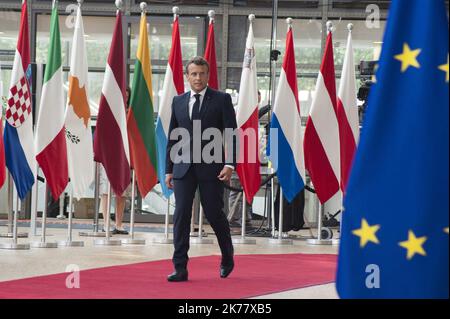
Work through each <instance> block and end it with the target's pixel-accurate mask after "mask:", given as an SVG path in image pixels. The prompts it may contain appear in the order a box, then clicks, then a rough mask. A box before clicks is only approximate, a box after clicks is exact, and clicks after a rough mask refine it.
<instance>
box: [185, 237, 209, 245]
mask: <svg viewBox="0 0 450 319" xmlns="http://www.w3.org/2000/svg"><path fill="white" fill-rule="evenodd" d="M190 243H191V244H194V245H210V244H214V240H213V239H210V238H199V237H194V238H191V240H190Z"/></svg>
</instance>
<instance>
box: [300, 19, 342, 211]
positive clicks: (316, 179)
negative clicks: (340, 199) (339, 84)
mask: <svg viewBox="0 0 450 319" xmlns="http://www.w3.org/2000/svg"><path fill="white" fill-rule="evenodd" d="M327 26H328V27H329V28H331V25H330V24H329V23H328V24H327ZM304 152H305V166H306V169H307V170H308V172H309V175H310V177H311V181H312V183H313V184H314V188H315V190H316V193H317V197H318V198H319V200H320V202H321V203H322V204H324V203H325V202H327V201H328V200H329V199H330V198H331V197H333V195H335V194H336V193H337V192H338V191H339V180H340V147H339V125H338V120H337V106H336V80H335V72H334V58H333V38H332V34H331V32H329V33H328V37H327V43H326V48H325V54H324V57H323V61H322V66H321V68H320V73H319V77H318V79H317V85H316V91H315V95H314V99H313V102H312V106H311V110H310V114H309V118H308V122H307V123H306V129H305V140H304Z"/></svg>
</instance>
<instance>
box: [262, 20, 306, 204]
mask: <svg viewBox="0 0 450 319" xmlns="http://www.w3.org/2000/svg"><path fill="white" fill-rule="evenodd" d="M289 20H290V19H288V23H289V22H290V21H289ZM270 128H271V133H270V147H271V149H270V160H271V161H272V164H273V167H274V168H275V170H276V171H277V176H278V180H279V183H280V185H281V189H282V190H283V194H284V196H285V197H286V199H287V200H288V201H289V202H292V200H293V199H294V198H295V196H297V194H298V193H299V192H300V191H301V190H302V189H303V188H304V186H305V163H304V157H303V149H302V147H303V133H302V121H301V117H300V104H299V101H298V87H297V70H296V66H295V53H294V39H293V34H292V26H291V25H289V28H288V33H287V37H286V54H285V56H284V60H283V68H282V69H281V74H280V80H279V84H278V89H277V93H276V97H275V101H274V106H273V116H272V121H271V124H270ZM277 142H278V149H276V144H277Z"/></svg>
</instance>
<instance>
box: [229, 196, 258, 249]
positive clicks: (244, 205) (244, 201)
mask: <svg viewBox="0 0 450 319" xmlns="http://www.w3.org/2000/svg"><path fill="white" fill-rule="evenodd" d="M246 208H247V198H246V197H245V192H244V191H242V214H241V221H242V222H241V224H242V225H241V237H240V238H233V244H241V245H256V239H250V238H245V220H246V217H247V216H246V215H247V212H246Z"/></svg>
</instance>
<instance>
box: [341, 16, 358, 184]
mask: <svg viewBox="0 0 450 319" xmlns="http://www.w3.org/2000/svg"><path fill="white" fill-rule="evenodd" d="M352 29H353V25H352V24H349V25H348V30H349V34H348V40H347V51H346V52H345V58H344V67H343V68H342V76H341V84H340V87H339V93H338V100H337V116H338V121H339V138H340V141H341V189H342V191H343V192H345V189H346V186H347V182H348V178H349V175H350V170H351V168H352V163H353V157H354V156H355V152H356V146H357V145H358V141H359V118H358V102H357V97H356V76H355V61H354V59H353V45H352Z"/></svg>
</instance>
